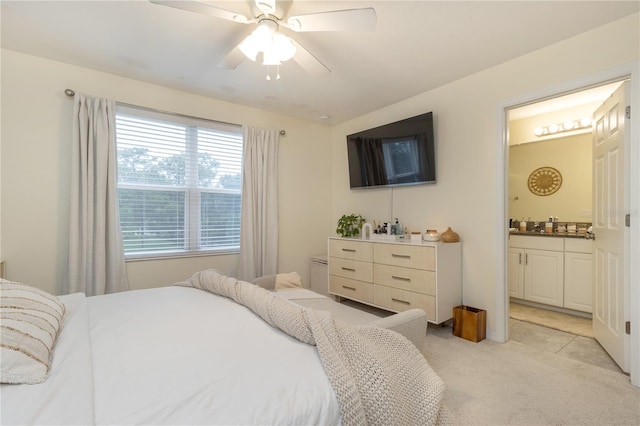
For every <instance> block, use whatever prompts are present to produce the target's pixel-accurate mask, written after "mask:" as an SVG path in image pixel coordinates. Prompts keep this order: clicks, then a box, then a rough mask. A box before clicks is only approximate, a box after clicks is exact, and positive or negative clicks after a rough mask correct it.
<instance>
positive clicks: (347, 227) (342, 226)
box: [336, 213, 365, 238]
mask: <svg viewBox="0 0 640 426" xmlns="http://www.w3.org/2000/svg"><path fill="white" fill-rule="evenodd" d="M364 222H365V220H364V218H363V217H362V216H361V215H359V214H353V213H352V214H350V215H346V214H345V215H342V217H341V218H340V219H338V227H337V228H336V233H337V234H338V235H340V236H341V237H343V238H345V237H356V236H357V235H358V234H359V233H360V228H362V225H363V224H364Z"/></svg>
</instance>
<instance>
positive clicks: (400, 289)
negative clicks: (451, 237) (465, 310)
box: [329, 238, 462, 324]
mask: <svg viewBox="0 0 640 426" xmlns="http://www.w3.org/2000/svg"><path fill="white" fill-rule="evenodd" d="M461 268H462V266H461V245H460V243H442V242H433V243H430V242H410V241H408V242H397V241H376V240H362V239H354V238H329V293H331V294H334V295H336V296H339V297H344V298H347V299H352V300H357V301H359V302H362V303H365V304H368V305H372V306H376V307H379V308H383V309H386V310H389V311H392V312H401V311H406V310H408V309H413V308H420V309H423V310H424V311H425V312H426V313H427V318H428V320H429V322H432V323H436V324H439V323H442V322H444V321H446V320H448V319H450V318H451V317H452V316H453V308H454V307H455V306H458V305H460V304H461V303H462V273H461Z"/></svg>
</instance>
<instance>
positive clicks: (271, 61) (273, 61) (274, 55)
mask: <svg viewBox="0 0 640 426" xmlns="http://www.w3.org/2000/svg"><path fill="white" fill-rule="evenodd" d="M280 63H281V62H280V57H279V56H278V51H277V50H276V49H275V46H271V47H270V48H269V49H267V50H265V51H264V52H262V65H280Z"/></svg>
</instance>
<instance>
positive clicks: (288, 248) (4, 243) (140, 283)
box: [0, 49, 331, 293]
mask: <svg viewBox="0 0 640 426" xmlns="http://www.w3.org/2000/svg"><path fill="white" fill-rule="evenodd" d="M1 67H2V70H1V72H2V86H1V88H2V105H1V112H2V117H1V118H2V130H1V132H2V133H1V136H2V139H1V140H2V146H1V149H2V156H1V169H0V170H1V185H2V186H1V188H2V191H1V193H0V196H1V205H2V211H1V215H0V217H1V226H0V232H1V235H2V240H1V241H0V252H1V253H2V256H3V259H4V260H5V261H6V272H7V278H8V279H11V280H16V281H23V282H27V283H31V284H33V285H36V286H38V287H40V288H43V289H44V290H48V291H51V292H56V293H60V291H61V288H62V287H61V284H62V279H63V276H64V268H65V263H66V248H67V241H68V238H67V234H68V226H69V225H68V223H67V218H68V204H69V200H68V197H69V190H68V187H69V181H70V180H69V179H70V177H69V161H70V158H69V157H70V141H71V137H70V135H71V131H70V129H71V114H72V110H73V100H72V99H70V98H68V97H67V96H65V95H64V93H63V91H64V89H66V88H71V89H74V90H75V91H77V92H83V93H86V94H89V95H95V96H104V97H108V98H112V99H115V100H117V101H120V102H124V103H129V104H133V105H140V106H145V107H149V108H155V109H159V110H163V111H171V112H176V113H181V114H187V115H192V116H197V117H203V118H210V119H213V120H219V121H225V122H231V123H238V124H248V125H251V126H258V127H270V128H277V129H286V131H287V135H286V136H285V137H282V138H281V139H280V142H281V143H280V157H279V162H280V193H279V196H280V244H279V270H280V271H282V272H289V271H294V270H295V271H298V272H299V273H300V274H301V275H302V277H303V280H304V281H305V284H308V278H309V257H310V256H312V255H315V254H319V253H324V252H326V237H327V235H328V233H329V232H330V229H331V224H330V218H331V210H330V201H331V198H330V179H331V178H330V172H331V168H330V162H331V152H330V149H329V146H330V129H328V128H327V127H325V126H321V125H318V124H314V123H312V122H307V121H303V120H298V119H294V118H291V117H287V116H283V115H279V114H274V113H270V112H267V111H263V110H259V109H254V108H247V107H243V106H239V105H235V104H230V103H227V102H222V101H217V100H214V99H211V98H207V97H203V96H197V95H194V94H190V93H185V92H180V91H175V90H170V89H167V88H163V87H160V86H155V85H152V84H147V83H143V82H140V81H135V80H130V79H126V78H122V77H118V76H115V75H111V74H105V73H102V72H98V71H94V70H90V69H86V68H81V67H77V66H72V65H67V64H63V63H59V62H54V61H50V60H46V59H42V58H37V57H33V56H29V55H24V54H21V53H17V52H14V51H9V50H6V49H3V50H2V64H1ZM205 268H218V269H220V270H221V271H222V272H225V273H230V272H233V271H235V269H236V256H235V255H227V256H207V257H194V258H181V259H173V260H154V261H138V262H128V264H127V269H128V273H129V278H130V283H131V285H132V287H133V288H147V287H156V286H162V285H168V284H171V283H173V282H175V281H178V280H182V279H184V278H187V277H189V276H190V275H191V274H192V273H193V272H195V271H198V270H201V269H205Z"/></svg>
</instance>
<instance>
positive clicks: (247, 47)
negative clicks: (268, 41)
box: [238, 33, 260, 61]
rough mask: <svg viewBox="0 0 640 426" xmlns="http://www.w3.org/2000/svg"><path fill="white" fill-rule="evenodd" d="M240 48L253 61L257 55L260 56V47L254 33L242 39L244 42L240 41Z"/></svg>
mask: <svg viewBox="0 0 640 426" xmlns="http://www.w3.org/2000/svg"><path fill="white" fill-rule="evenodd" d="M238 48H239V49H240V51H241V52H242V53H243V54H244V56H246V57H247V58H249V59H251V60H252V61H255V60H256V57H257V56H258V52H260V49H259V48H258V43H257V40H256V39H255V37H254V35H253V33H251V34H250V35H249V36H248V37H247V38H245V39H244V40H243V41H242V43H240V45H239V46H238Z"/></svg>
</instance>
